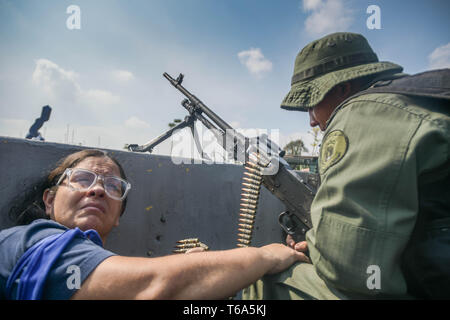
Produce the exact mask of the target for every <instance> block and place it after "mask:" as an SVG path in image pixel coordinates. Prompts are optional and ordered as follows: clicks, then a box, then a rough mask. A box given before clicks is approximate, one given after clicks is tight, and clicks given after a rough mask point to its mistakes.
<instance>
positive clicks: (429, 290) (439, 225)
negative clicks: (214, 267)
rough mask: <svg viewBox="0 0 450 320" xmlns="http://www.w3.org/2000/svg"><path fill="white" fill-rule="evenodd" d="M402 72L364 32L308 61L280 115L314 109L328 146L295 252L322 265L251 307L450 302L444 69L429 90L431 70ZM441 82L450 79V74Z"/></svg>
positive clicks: (301, 63)
mask: <svg viewBox="0 0 450 320" xmlns="http://www.w3.org/2000/svg"><path fill="white" fill-rule="evenodd" d="M402 70H403V69H402V67H401V66H399V65H397V64H393V63H390V62H379V61H378V58H377V55H376V54H375V53H374V52H373V50H372V49H371V47H370V45H369V44H368V42H367V40H366V39H365V38H364V37H363V36H362V35H359V34H354V33H334V34H330V35H328V36H325V37H323V38H321V39H319V40H316V41H313V42H312V43H310V44H308V45H307V46H306V47H305V48H304V49H303V50H301V51H300V53H299V54H298V55H297V58H296V60H295V67H294V75H293V77H292V83H291V85H292V87H291V90H290V92H289V93H288V94H287V96H286V97H285V98H284V100H283V102H282V104H281V108H283V109H287V110H298V111H305V112H308V113H309V117H310V125H311V126H312V127H315V126H319V127H320V129H321V130H322V131H324V138H323V142H322V145H321V149H320V155H319V173H320V178H321V185H320V187H319V189H318V192H317V194H316V197H315V199H314V201H313V203H312V206H311V218H312V222H313V228H312V229H311V230H309V231H308V232H307V234H306V242H301V243H297V244H295V243H294V242H293V240H292V238H288V244H289V245H291V246H295V247H296V248H297V249H298V250H302V251H306V250H309V254H310V258H311V260H312V264H308V263H300V264H296V265H294V266H292V267H291V268H290V269H288V270H286V271H284V272H282V273H280V274H277V275H271V276H265V277H264V278H263V279H262V280H259V281H257V282H256V283H255V284H253V285H252V286H250V287H249V288H247V289H246V290H245V292H244V295H243V296H244V298H247V299H352V298H357V299H366V298H400V299H403V298H411V297H420V298H433V297H438V298H449V297H450V274H449V272H450V271H449V270H450V269H449V268H448V265H449V264H450V221H449V220H450V215H449V212H450V188H449V185H450V175H449V172H450V161H449V157H450V154H449V150H450V149H449V146H450V130H449V129H450V117H449V111H450V109H449V108H448V101H446V100H442V99H434V98H436V97H437V98H444V99H448V93H445V92H444V93H442V94H441V95H439V94H438V95H435V96H433V92H432V91H433V90H434V93H436V90H435V89H437V88H438V87H439V86H438V85H436V83H437V82H436V78H435V74H436V72H435V73H432V74H430V76H429V78H430V79H432V80H431V81H432V83H433V81H434V84H432V85H429V86H428V87H429V88H431V87H433V88H431V89H429V90H428V89H423V88H426V87H427V86H424V85H420V84H419V85H417V79H419V80H420V79H423V78H424V76H425V78H426V76H427V74H426V73H424V75H420V76H419V77H416V76H413V77H411V76H407V75H405V74H401V71H402ZM437 73H438V74H440V75H444V76H443V78H442V79H444V81H448V80H449V79H450V77H449V69H444V70H439V71H438V72H437ZM405 79H406V80H407V81H410V82H408V85H407V86H406V87H407V90H408V91H410V92H409V93H408V94H399V93H404V92H403V91H401V90H400V91H399V90H397V91H396V90H394V89H395V88H396V87H395V86H394V85H395V84H396V83H402V82H401V81H405ZM411 79H412V80H413V81H412V82H413V84H414V81H416V87H411ZM433 79H434V80H433ZM384 86H385V88H384ZM392 86H394V87H392ZM369 87H370V88H371V89H368V88H369ZM411 88H412V89H411ZM365 89H368V90H365ZM416 89H417V90H419V91H420V90H428V91H429V94H428V95H426V94H422V93H421V92H416ZM370 90H372V93H371V92H370ZM377 90H378V92H377ZM389 90H390V92H389V93H388V91H389ZM446 90H447V91H448V85H447V89H446ZM374 92H375V93H374ZM392 92H397V93H392ZM430 92H431V93H430ZM430 96H433V97H434V98H430ZM446 97H447V98H446ZM416 222H417V223H416Z"/></svg>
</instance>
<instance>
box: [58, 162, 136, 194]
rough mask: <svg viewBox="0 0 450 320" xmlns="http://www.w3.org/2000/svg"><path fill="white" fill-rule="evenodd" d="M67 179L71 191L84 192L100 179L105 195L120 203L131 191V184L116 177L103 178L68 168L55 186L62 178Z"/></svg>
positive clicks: (89, 172)
mask: <svg viewBox="0 0 450 320" xmlns="http://www.w3.org/2000/svg"><path fill="white" fill-rule="evenodd" d="M66 176H67V178H68V186H69V187H70V188H71V189H73V190H78V191H86V190H89V189H90V188H92V187H93V186H94V185H95V184H96V183H97V181H98V180H99V179H100V180H101V181H102V182H103V188H104V189H105V192H106V194H107V195H108V196H109V197H111V198H112V199H115V200H120V201H122V200H123V199H125V197H126V196H127V193H128V191H130V189H131V184H130V183H129V182H128V181H126V180H124V179H122V178H119V177H116V176H104V175H101V174H97V173H95V172H92V171H90V170H86V169H78V168H68V169H66V170H65V171H64V173H63V175H62V176H61V178H59V180H58V182H57V183H56V185H59V184H60V183H61V182H62V181H63V180H64V177H66Z"/></svg>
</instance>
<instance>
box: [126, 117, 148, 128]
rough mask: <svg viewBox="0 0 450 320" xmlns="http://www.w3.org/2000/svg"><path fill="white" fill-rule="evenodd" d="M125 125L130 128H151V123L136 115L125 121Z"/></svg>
mask: <svg viewBox="0 0 450 320" xmlns="http://www.w3.org/2000/svg"><path fill="white" fill-rule="evenodd" d="M125 127H127V128H130V129H145V128H149V127H150V126H149V124H148V123H147V122H145V121H143V120H141V119H139V118H138V117H136V116H132V117H130V118H128V119H127V120H126V121H125Z"/></svg>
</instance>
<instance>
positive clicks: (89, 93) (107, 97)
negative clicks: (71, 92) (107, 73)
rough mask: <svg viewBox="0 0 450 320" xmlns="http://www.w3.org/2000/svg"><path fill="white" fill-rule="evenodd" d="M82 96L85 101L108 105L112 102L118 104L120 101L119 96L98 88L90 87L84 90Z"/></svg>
mask: <svg viewBox="0 0 450 320" xmlns="http://www.w3.org/2000/svg"><path fill="white" fill-rule="evenodd" d="M80 98H82V99H84V100H85V102H89V103H95V104H101V105H106V106H107V105H111V104H117V103H119V101H120V97H119V96H115V95H114V94H112V93H111V92H109V91H106V90H98V89H90V90H86V91H82V92H81V94H80Z"/></svg>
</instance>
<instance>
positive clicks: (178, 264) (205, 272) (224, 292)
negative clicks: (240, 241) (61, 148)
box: [72, 244, 307, 299]
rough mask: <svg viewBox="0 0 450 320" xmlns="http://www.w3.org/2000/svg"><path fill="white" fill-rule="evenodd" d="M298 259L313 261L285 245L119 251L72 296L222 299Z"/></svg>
mask: <svg viewBox="0 0 450 320" xmlns="http://www.w3.org/2000/svg"><path fill="white" fill-rule="evenodd" d="M296 261H307V260H306V257H305V255H304V254H303V253H301V252H296V251H295V250H293V249H291V248H289V247H287V246H284V245H282V244H270V245H267V246H264V247H261V248H253V247H248V248H239V249H232V250H225V251H210V252H198V253H195V254H183V255H171V256H165V257H160V258H135V257H123V256H113V257H110V258H108V259H106V260H104V261H103V262H102V263H100V264H99V265H98V266H97V268H96V269H95V270H94V271H93V272H92V273H91V274H90V275H89V277H88V278H87V279H86V280H85V281H84V282H83V284H82V286H81V288H80V289H79V290H78V291H77V292H76V293H75V294H74V296H73V297H72V299H222V298H227V297H229V296H232V295H234V294H235V293H236V292H238V291H239V290H241V289H243V288H245V287H247V286H248V285H250V284H251V283H253V282H255V281H256V280H257V279H259V278H261V277H262V276H263V275H264V274H266V273H277V272H280V271H282V270H284V269H286V268H288V267H289V266H290V265H292V264H293V263H294V262H296Z"/></svg>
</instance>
